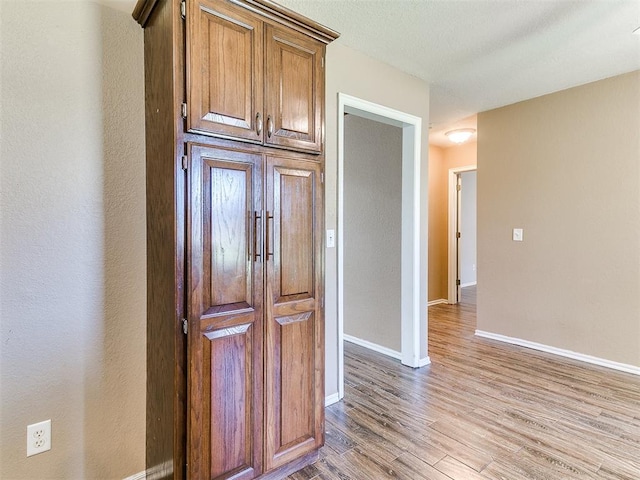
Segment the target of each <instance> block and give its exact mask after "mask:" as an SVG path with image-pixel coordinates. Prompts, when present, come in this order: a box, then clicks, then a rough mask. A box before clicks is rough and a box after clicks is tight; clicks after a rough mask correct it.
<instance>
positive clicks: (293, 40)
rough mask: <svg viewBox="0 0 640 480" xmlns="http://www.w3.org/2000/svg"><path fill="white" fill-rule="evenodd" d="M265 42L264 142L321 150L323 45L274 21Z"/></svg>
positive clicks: (269, 27)
mask: <svg viewBox="0 0 640 480" xmlns="http://www.w3.org/2000/svg"><path fill="white" fill-rule="evenodd" d="M265 42H266V46H265V48H266V66H265V114H266V119H265V120H266V123H265V129H266V132H265V136H266V138H265V143H267V144H271V145H279V146H282V147H288V148H293V149H296V150H308V151H313V152H320V151H321V150H322V110H323V107H324V71H323V66H322V62H323V54H324V45H323V44H322V43H321V42H318V41H316V40H313V39H312V38H310V37H307V36H306V35H303V34H301V33H298V32H295V31H292V30H289V29H286V28H283V27H279V26H275V25H267V26H266V40H265Z"/></svg>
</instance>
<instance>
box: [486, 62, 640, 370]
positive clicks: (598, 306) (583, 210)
mask: <svg viewBox="0 0 640 480" xmlns="http://www.w3.org/2000/svg"><path fill="white" fill-rule="evenodd" d="M478 132H479V139H478V167H479V169H478V262H479V264H478V329H480V330H484V331H488V332H492V333H497V334H501V335H506V336H509V337H515V338H519V339H524V340H528V341H531V342H537V343H541V344H544V345H548V346H552V347H556V348H562V349H565V350H570V351H574V352H578V353H582V354H587V355H592V356H595V357H600V358H603V359H607V360H611V361H614V362H620V363H624V364H629V365H634V366H640V248H639V246H640V161H639V159H640V72H638V71H637V72H632V73H629V74H625V75H620V76H617V77H613V78H610V79H606V80H602V81H599V82H595V83H590V84H587V85H583V86H581V87H576V88H572V89H569V90H565V91H562V92H558V93H554V94H551V95H547V96H544V97H540V98H536V99H533V100H529V101H526V102H521V103H518V104H515V105H511V106H508V107H504V108H500V109H497V110H492V111H489V112H485V113H482V114H480V115H479V116H478ZM514 227H519V228H523V229H524V241H523V242H513V241H512V240H511V231H512V228H514Z"/></svg>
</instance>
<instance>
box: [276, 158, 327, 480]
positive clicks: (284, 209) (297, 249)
mask: <svg viewBox="0 0 640 480" xmlns="http://www.w3.org/2000/svg"><path fill="white" fill-rule="evenodd" d="M266 168H267V171H266V190H267V192H266V203H267V206H266V210H267V211H266V214H265V217H266V218H265V219H266V222H267V223H266V232H265V233H266V239H265V255H266V257H265V261H266V262H267V276H266V283H265V291H266V293H265V310H266V315H265V321H266V329H265V330H266V342H265V388H266V391H265V399H266V402H265V415H266V430H265V468H266V469H272V468H276V467H279V466H281V465H283V464H285V463H287V462H289V461H290V460H292V459H294V458H297V457H300V456H301V455H304V454H305V453H308V452H311V451H313V450H314V449H316V448H318V447H319V446H321V445H322V443H323V442H324V376H323V367H324V319H323V316H322V309H321V305H320V301H321V300H320V297H321V295H322V285H321V281H320V279H321V273H322V271H321V268H322V257H321V249H322V236H321V229H322V222H323V215H322V197H323V195H322V185H321V183H320V167H319V165H318V164H316V163H313V162H304V161H297V160H291V159H283V158H277V157H268V158H267V167H266Z"/></svg>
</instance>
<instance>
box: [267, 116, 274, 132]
mask: <svg viewBox="0 0 640 480" xmlns="http://www.w3.org/2000/svg"><path fill="white" fill-rule="evenodd" d="M271 135H273V120H272V119H271V115H267V137H269V138H271Z"/></svg>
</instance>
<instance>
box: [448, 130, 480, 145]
mask: <svg viewBox="0 0 640 480" xmlns="http://www.w3.org/2000/svg"><path fill="white" fill-rule="evenodd" d="M474 133H476V130H475V128H459V129H457V130H450V131H448V132H447V133H445V135H446V136H447V138H448V139H449V140H451V141H452V142H453V143H458V144H460V143H464V142H466V141H467V140H469V139H470V138H471V135H473V134H474Z"/></svg>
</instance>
